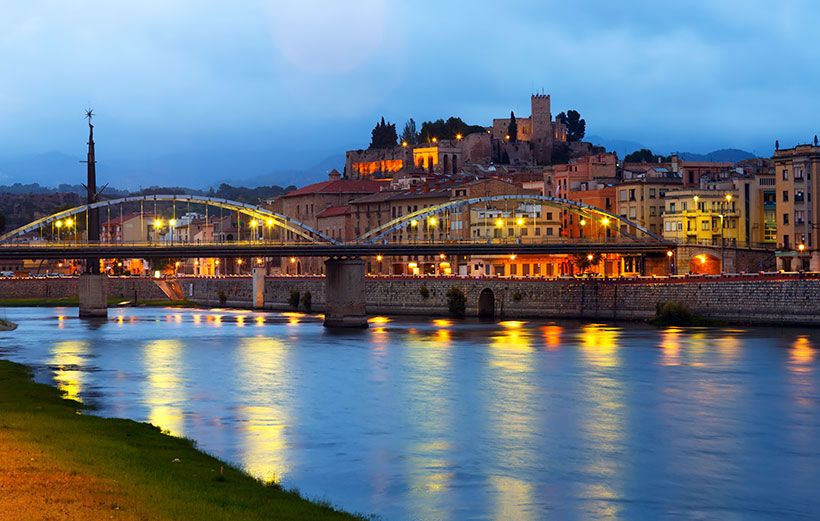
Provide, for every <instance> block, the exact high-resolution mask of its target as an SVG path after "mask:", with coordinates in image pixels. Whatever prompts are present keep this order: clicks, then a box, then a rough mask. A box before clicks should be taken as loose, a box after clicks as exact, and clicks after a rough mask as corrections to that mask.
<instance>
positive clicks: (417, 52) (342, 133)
mask: <svg viewBox="0 0 820 521" xmlns="http://www.w3.org/2000/svg"><path fill="white" fill-rule="evenodd" d="M2 4H3V6H2V7H3V9H2V11H3V16H2V17H0V63H2V67H0V183H8V182H13V181H15V180H20V181H27V180H28V179H27V177H31V176H32V175H33V174H32V173H31V172H33V171H35V172H36V171H37V168H41V167H40V166H35V167H32V164H35V165H40V164H42V165H45V166H43V167H42V168H46V169H48V165H49V163H48V161H50V160H53V161H55V162H56V163H60V161H62V159H61V158H64V156H65V157H67V158H70V162H68V163H65V165H63V163H60V165H62V166H63V167H66V168H61V167H58V166H55V167H54V169H53V170H49V171H46V172H39V173H38V175H37V178H38V179H39V181H40V182H41V183H43V184H49V183H51V184H54V183H57V182H74V181H80V180H82V170H79V171H78V172H77V179H71V177H72V175H73V170H74V169H76V168H78V167H76V165H75V164H74V162H75V160H76V159H77V158H79V157H81V156H82V155H83V154H84V147H85V141H86V133H87V130H86V128H85V126H84V125H85V121H84V120H83V110H84V109H85V108H87V107H93V108H94V110H95V113H96V114H97V116H96V118H95V123H96V137H97V155H98V160H99V162H100V163H99V167H98V168H99V171H100V175H101V177H103V178H105V176H106V175H110V176H111V177H112V178H116V179H112V180H111V182H112V184H116V185H117V186H124V187H134V186H137V185H140V186H142V185H148V184H154V183H163V184H172V183H173V182H174V181H179V183H178V184H188V185H200V186H207V185H208V184H212V183H215V182H218V181H221V180H254V181H266V182H265V184H269V183H289V182H296V183H297V184H300V183H299V182H300V181H302V184H303V182H304V181H305V180H306V178H305V175H304V172H305V171H306V170H307V171H310V172H312V173H311V174H310V175H317V174H316V171H317V169H322V168H325V167H328V165H331V166H339V167H340V166H341V163H342V161H343V159H342V158H343V154H344V151H345V150H346V149H351V148H365V147H366V146H367V145H368V143H369V139H370V130H371V128H372V127H373V125H374V124H375V122H376V121H377V120H378V119H379V118H380V117H381V116H384V117H385V118H387V120H389V121H393V122H396V123H397V126H398V128H399V129H401V127H402V126H403V124H404V122H405V121H406V120H407V119H408V118H409V117H413V118H414V119H415V120H416V121H417V122H419V123H420V122H421V121H423V120H428V119H437V118H440V117H443V118H447V117H449V116H451V115H457V116H460V117H462V118H463V119H464V120H465V121H467V122H468V123H471V124H482V125H488V124H490V122H491V121H492V118H493V117H504V116H506V115H509V112H510V111H511V110H514V111H515V112H516V114H518V115H522V116H526V115H529V95H530V94H531V93H533V92H542V91H543V92H546V93H549V94H551V95H552V107H553V114H557V113H558V112H560V111H562V110H567V109H570V108H573V109H576V110H578V111H580V112H581V114H582V116H583V117H584V118H585V119H586V121H587V134H588V135H595V136H602V137H604V138H606V139H610V140H615V139H620V140H630V141H635V142H638V143H642V144H644V145H647V146H649V147H652V148H655V149H656V150H658V151H671V150H679V151H691V152H709V151H711V150H715V149H719V148H741V149H745V150H748V151H750V152H754V153H756V154H758V155H771V153H772V150H773V148H774V141H775V139H779V140H780V142H781V144H782V145H783V146H791V145H793V144H795V143H797V142H808V141H809V140H811V138H812V137H813V136H814V134H817V133H820V96H818V86H820V66H818V64H820V42H818V40H817V36H816V35H817V28H818V27H820V3H818V2H816V1H814V0H781V1H779V2H771V1H758V0H742V1H741V0H687V1H676V0H670V1H664V2H658V1H656V0H653V1H648V0H647V1H644V0H634V1H629V0H623V1H620V2H613V1H611V0H585V1H582V2H567V1H565V0H563V1H560V2H558V1H552V0H532V1H517V0H507V1H498V0H471V1H470V2H464V1H451V0H439V1H426V0H414V1H412V2H411V1H406V0H405V1H402V0H348V1H339V0H298V1H293V0H289V1H287V2H284V1H282V2H280V1H257V0H242V1H241V2H227V1H211V0H196V1H193V0H190V1H182V0H141V1H139V2H133V1H129V2H126V1H123V0H105V1H103V0H77V1H72V2H66V1H64V0H52V1H45V0H27V1H26V2H15V1H13V0H2ZM44 155H45V156H44ZM32 156H34V157H35V159H32ZM32 161H34V163H32ZM37 161H40V162H41V163H37ZM69 163H70V165H71V166H70V167H67V165H68V164H69ZM20 165H24V166H22V167H21V166H20ZM52 177H54V179H52ZM307 180H310V179H307Z"/></svg>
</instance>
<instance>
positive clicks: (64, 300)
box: [0, 296, 203, 308]
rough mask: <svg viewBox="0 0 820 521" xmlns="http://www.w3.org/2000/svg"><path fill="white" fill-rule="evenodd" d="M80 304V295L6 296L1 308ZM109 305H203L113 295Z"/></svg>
mask: <svg viewBox="0 0 820 521" xmlns="http://www.w3.org/2000/svg"><path fill="white" fill-rule="evenodd" d="M79 305H80V299H79V297H76V296H74V297H54V298H48V297H37V298H4V299H0V308H3V307H6V308H33V307H49V308H57V307H77V306H79ZM108 307H172V308H199V307H203V306H202V304H200V303H198V302H193V301H190V300H168V299H151V300H141V301H137V302H136V303H134V302H133V301H130V300H123V299H122V297H111V298H109V299H108Z"/></svg>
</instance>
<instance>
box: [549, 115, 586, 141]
mask: <svg viewBox="0 0 820 521" xmlns="http://www.w3.org/2000/svg"><path fill="white" fill-rule="evenodd" d="M555 119H556V120H558V121H560V122H561V123H563V124H564V125H566V127H567V141H570V142H575V141H581V140H582V139H584V135H585V134H586V132H587V122H586V120H585V119H582V118H581V113H580V112H578V111H577V110H568V111H567V112H566V113H564V112H561V113H560V114H558V115H557V116H556V117H555Z"/></svg>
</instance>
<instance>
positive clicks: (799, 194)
mask: <svg viewBox="0 0 820 521" xmlns="http://www.w3.org/2000/svg"><path fill="white" fill-rule="evenodd" d="M794 202H795V203H802V202H803V190H796V191H795V192H794Z"/></svg>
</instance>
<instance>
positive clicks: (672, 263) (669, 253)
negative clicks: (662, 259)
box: [666, 250, 677, 275]
mask: <svg viewBox="0 0 820 521" xmlns="http://www.w3.org/2000/svg"><path fill="white" fill-rule="evenodd" d="M666 256H667V257H668V258H669V275H677V273H675V261H674V260H673V259H672V257H674V256H675V252H673V251H672V250H666Z"/></svg>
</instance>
